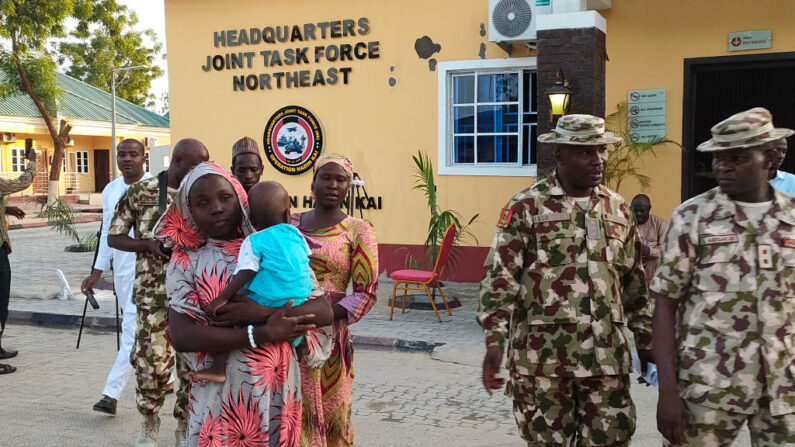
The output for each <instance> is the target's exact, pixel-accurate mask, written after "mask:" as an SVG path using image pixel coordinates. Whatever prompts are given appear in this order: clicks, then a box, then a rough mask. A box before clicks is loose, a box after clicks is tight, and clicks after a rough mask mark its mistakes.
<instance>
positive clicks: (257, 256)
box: [192, 182, 312, 382]
mask: <svg viewBox="0 0 795 447" xmlns="http://www.w3.org/2000/svg"><path fill="white" fill-rule="evenodd" d="M248 197H249V215H250V217H251V223H252V225H254V228H256V229H257V230H258V231H257V232H256V233H254V234H252V235H249V236H248V237H247V238H246V240H245V241H243V243H242V244H241V245H240V252H239V253H238V257H237V266H236V268H235V276H234V277H233V278H232V280H231V281H230V282H229V285H227V286H226V288H225V289H224V290H223V291H222V292H221V293H220V294H219V295H218V297H216V298H215V299H214V300H213V301H212V302H211V303H210V304H209V305H208V306H207V309H205V311H206V313H207V315H208V316H209V317H210V318H215V315H216V312H217V311H218V309H219V308H221V307H222V306H223V305H224V304H226V303H227V302H228V301H229V298H231V297H232V295H234V294H235V293H237V292H238V291H239V290H240V289H241V288H244V289H245V290H246V292H248V293H247V295H248V297H249V298H251V299H252V300H254V301H255V302H257V303H258V304H261V305H263V306H265V307H269V308H274V309H275V308H280V307H283V306H284V305H286V304H287V302H288V301H292V302H293V306H298V305H300V304H303V303H305V302H306V301H307V299H309V295H310V294H311V292H312V271H311V270H310V268H309V255H310V254H311V251H310V249H309V245H307V243H306V240H305V239H304V236H303V235H302V234H301V232H299V231H298V229H297V228H295V227H293V226H292V225H290V224H288V223H287V222H289V221H290V198H289V196H288V195H287V191H286V190H285V189H284V187H282V186H281V185H279V184H278V183H275V182H264V183H258V184H256V185H254V186H252V187H251V189H250V190H249V192H248ZM302 339H303V337H299V338H297V339H296V340H295V341H294V342H293V346H298V345H299V344H300V343H301V341H302ZM226 358H227V354H226V353H223V354H215V355H214V357H213V365H212V366H211V367H210V368H207V369H204V370H202V371H197V372H195V373H192V377H193V378H194V379H195V380H207V381H210V382H224V381H226Z"/></svg>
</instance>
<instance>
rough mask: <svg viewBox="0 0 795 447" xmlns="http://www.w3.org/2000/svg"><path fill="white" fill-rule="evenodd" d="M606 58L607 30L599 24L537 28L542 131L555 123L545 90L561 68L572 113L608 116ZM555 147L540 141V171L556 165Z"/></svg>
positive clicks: (539, 126) (539, 130)
mask: <svg viewBox="0 0 795 447" xmlns="http://www.w3.org/2000/svg"><path fill="white" fill-rule="evenodd" d="M605 59H606V51H605V33H603V32H602V31H601V30H599V29H597V28H576V29H551V30H539V31H538V85H537V88H538V133H539V134H541V133H544V132H549V131H550V130H551V129H552V128H553V127H554V125H553V124H552V121H551V116H552V115H551V111H550V104H549V99H548V98H547V96H546V94H545V93H544V92H545V91H546V90H547V89H548V88H550V87H552V86H553V85H554V84H555V75H556V73H557V71H558V69H560V70H562V71H563V75H564V77H565V78H566V81H568V83H569V88H570V89H571V90H572V95H571V105H570V107H569V113H587V114H589V115H596V116H601V117H604V116H605V115H604V113H605ZM553 151H554V145H552V144H539V145H538V153H537V162H538V169H539V171H543V170H550V169H554V167H555V157H554V153H553Z"/></svg>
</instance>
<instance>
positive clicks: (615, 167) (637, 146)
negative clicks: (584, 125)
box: [604, 102, 682, 192]
mask: <svg viewBox="0 0 795 447" xmlns="http://www.w3.org/2000/svg"><path fill="white" fill-rule="evenodd" d="M605 124H606V127H607V130H609V131H611V132H614V133H616V134H618V135H619V136H620V137H621V138H623V139H624V141H622V142H620V143H616V144H615V145H614V146H613V149H611V150H610V156H609V157H608V159H607V166H606V167H605V175H604V178H605V184H606V185H607V186H608V187H610V188H611V189H612V190H613V191H615V192H619V189H621V183H622V182H623V181H624V180H625V179H627V178H634V179H635V180H636V181H637V182H638V184H640V187H641V189H643V190H644V191H646V190H647V189H649V187H651V178H650V177H649V176H648V175H645V174H642V173H641V172H640V168H639V166H638V160H639V159H640V158H641V157H643V156H645V155H646V154H651V155H652V156H653V157H656V156H657V153H656V152H655V148H656V146H658V145H660V144H668V143H670V144H674V145H676V146H678V147H679V148H680V149H681V148H682V146H681V145H680V144H679V143H677V142H676V141H674V140H671V139H669V138H668V137H665V136H663V137H655V138H652V139H650V140H649V141H633V139H632V136H631V133H630V131H629V119H628V116H627V103H626V102H620V103H618V104H617V105H616V111H615V112H613V113H611V114H610V115H608V116H607V117H606V118H605Z"/></svg>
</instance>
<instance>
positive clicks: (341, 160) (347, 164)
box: [312, 154, 353, 180]
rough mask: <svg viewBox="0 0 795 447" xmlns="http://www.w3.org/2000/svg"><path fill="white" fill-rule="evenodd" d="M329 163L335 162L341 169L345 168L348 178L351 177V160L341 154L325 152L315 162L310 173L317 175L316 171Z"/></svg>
mask: <svg viewBox="0 0 795 447" xmlns="http://www.w3.org/2000/svg"><path fill="white" fill-rule="evenodd" d="M329 163H336V164H338V165H340V166H341V167H342V169H344V170H345V173H346V174H348V180H350V179H352V178H353V163H351V160H350V159H349V158H348V157H346V156H345V155H342V154H326V155H324V156H322V157H320V160H318V161H317V163H315V167H314V170H313V172H312V175H313V176H315V175H317V171H319V170H320V168H322V167H323V166H326V165H327V164H329Z"/></svg>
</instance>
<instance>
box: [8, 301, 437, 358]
mask: <svg viewBox="0 0 795 447" xmlns="http://www.w3.org/2000/svg"><path fill="white" fill-rule="evenodd" d="M119 318H120V319H121V314H120V315H119ZM8 322H9V323H13V324H24V325H29V326H45V327H59V328H71V329H77V328H79V327H80V315H67V314H58V313H51V312H30V311H25V310H9V312H8ZM88 328H90V329H92V330H95V331H105V332H115V331H116V318H115V317H105V316H91V315H90V313H87V314H86V319H85V323H84V324H83V329H88ZM353 345H354V347H355V348H361V349H374V350H381V351H398V352H413V353H428V354H430V353H432V352H433V350H434V349H436V348H437V347H439V346H442V345H444V343H437V342H428V341H423V340H402V339H398V338H391V337H378V336H371V335H354V336H353Z"/></svg>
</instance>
